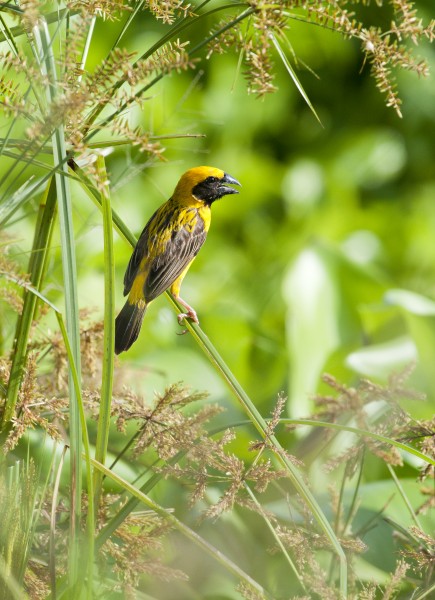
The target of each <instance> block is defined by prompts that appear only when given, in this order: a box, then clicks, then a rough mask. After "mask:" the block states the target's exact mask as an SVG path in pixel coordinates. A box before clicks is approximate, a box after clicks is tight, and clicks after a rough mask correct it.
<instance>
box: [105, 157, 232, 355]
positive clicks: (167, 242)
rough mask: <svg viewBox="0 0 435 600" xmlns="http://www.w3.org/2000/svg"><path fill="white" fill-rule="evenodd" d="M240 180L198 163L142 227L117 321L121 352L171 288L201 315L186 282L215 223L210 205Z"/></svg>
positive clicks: (192, 315) (188, 313)
mask: <svg viewBox="0 0 435 600" xmlns="http://www.w3.org/2000/svg"><path fill="white" fill-rule="evenodd" d="M227 184H231V185H240V183H239V182H238V181H237V179H234V177H231V176H230V175H228V174H227V173H224V171H221V169H216V168H214V167H195V168H194V169H189V170H188V171H186V173H184V175H183V176H182V177H181V179H180V181H179V182H178V184H177V187H176V188H175V190H174V193H173V194H172V197H171V198H170V199H169V200H168V201H167V202H165V204H163V205H162V206H161V207H160V208H159V209H157V211H156V212H155V213H154V214H153V216H152V217H151V219H150V220H149V221H148V223H147V224H146V226H145V229H144V230H143V231H142V233H141V236H140V238H139V240H138V242H137V244H136V247H135V249H134V251H133V254H132V257H131V258H130V262H129V263H128V267H127V271H126V273H125V276H124V296H126V295H127V294H128V299H127V302H126V303H125V305H124V307H123V308H122V310H121V312H120V313H119V315H118V316H117V317H116V321H115V352H116V354H120V353H121V352H124V351H125V350H128V349H129V348H130V346H131V345H132V344H133V342H135V341H136V339H137V337H138V335H139V331H140V328H141V325H142V321H143V318H144V315H145V311H146V309H147V306H148V305H149V304H150V303H151V302H152V301H153V300H154V299H155V298H157V296H159V295H160V294H162V293H163V292H164V291H165V290H167V289H168V288H170V292H171V294H172V295H173V297H174V298H175V300H177V301H178V302H179V303H180V304H181V305H182V306H183V307H184V308H185V309H186V312H185V313H181V314H179V315H178V322H179V323H181V321H182V320H183V319H185V318H189V319H192V320H193V321H194V322H195V323H198V317H197V315H196V312H195V311H194V310H193V308H192V307H191V306H189V304H187V302H185V301H184V300H182V298H180V295H179V294H180V287H181V282H182V281H183V279H184V277H185V275H186V273H187V271H188V270H189V267H190V265H191V264H192V261H193V259H194V258H195V256H196V255H197V254H198V252H199V250H200V248H201V246H202V245H203V243H204V242H205V238H206V237H207V232H208V230H209V227H210V218H211V210H210V207H211V205H212V204H213V202H214V201H215V200H219V198H222V197H223V196H226V195H228V194H238V190H235V189H234V188H232V187H229V186H228V185H227Z"/></svg>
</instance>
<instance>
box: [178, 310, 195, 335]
mask: <svg viewBox="0 0 435 600" xmlns="http://www.w3.org/2000/svg"><path fill="white" fill-rule="evenodd" d="M184 319H191V320H192V321H193V322H194V323H196V324H197V325H199V319H198V315H197V314H196V312H195V311H194V310H192V311H189V312H186V313H180V314H179V315H178V316H177V320H178V324H179V325H183V321H184ZM185 333H187V329H185V330H184V331H182V332H181V333H177V335H184V334H185Z"/></svg>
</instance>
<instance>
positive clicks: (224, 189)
mask: <svg viewBox="0 0 435 600" xmlns="http://www.w3.org/2000/svg"><path fill="white" fill-rule="evenodd" d="M222 183H230V184H231V185H239V186H240V187H242V184H241V183H239V182H238V181H237V179H234V177H231V175H228V173H224V176H223V177H222V179H221V184H222ZM219 191H220V192H221V193H222V192H223V194H222V195H223V196H226V195H227V194H238V193H239V190H235V189H234V188H232V187H228V186H227V185H219Z"/></svg>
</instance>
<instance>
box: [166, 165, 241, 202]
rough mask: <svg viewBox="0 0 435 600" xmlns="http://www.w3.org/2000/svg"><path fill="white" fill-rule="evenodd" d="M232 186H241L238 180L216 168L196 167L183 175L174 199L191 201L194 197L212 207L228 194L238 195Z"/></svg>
mask: <svg viewBox="0 0 435 600" xmlns="http://www.w3.org/2000/svg"><path fill="white" fill-rule="evenodd" d="M228 184H231V185H240V183H239V182H238V181H237V179H234V177H231V175H228V173H225V172H224V171H222V170H221V169H216V168H215V167H195V168H193V169H189V170H188V171H186V172H185V173H184V175H182V177H181V179H180V181H179V182H178V184H177V187H176V188H175V192H174V197H175V198H177V199H178V200H182V199H184V198H185V199H191V197H192V196H194V198H195V199H196V200H198V201H200V202H203V203H204V204H207V205H209V206H210V204H212V202H214V201H215V200H219V198H222V196H227V195H228V194H238V193H239V192H238V190H235V189H234V188H232V187H229V185H228Z"/></svg>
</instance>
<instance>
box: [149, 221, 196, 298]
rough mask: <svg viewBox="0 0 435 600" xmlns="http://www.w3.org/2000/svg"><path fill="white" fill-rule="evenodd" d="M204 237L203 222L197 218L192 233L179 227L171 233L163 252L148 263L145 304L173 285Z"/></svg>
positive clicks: (193, 256)
mask: <svg viewBox="0 0 435 600" xmlns="http://www.w3.org/2000/svg"><path fill="white" fill-rule="evenodd" d="M206 237H207V231H206V229H205V227H204V222H203V221H202V219H201V218H199V217H198V219H197V221H196V224H195V227H194V228H193V230H192V231H189V230H188V229H186V227H181V228H180V229H178V230H174V231H173V232H172V236H171V238H170V239H169V240H168V242H167V243H166V246H165V249H164V251H163V252H162V253H161V254H160V255H158V256H156V257H155V258H154V259H153V260H152V261H151V262H150V270H149V272H148V277H147V279H146V282H145V286H144V293H145V298H146V300H147V302H150V301H151V300H153V299H154V298H157V296H159V295H160V294H162V293H163V292H164V291H165V290H167V289H168V288H169V287H170V286H171V285H172V284H173V283H174V281H175V280H176V279H177V278H178V277H179V276H180V275H181V273H182V272H183V271H184V270H185V268H186V267H187V266H188V265H189V263H191V262H192V260H193V259H194V258H195V256H196V255H197V254H198V252H199V249H200V248H201V246H202V245H203V243H204V242H205V238H206Z"/></svg>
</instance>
